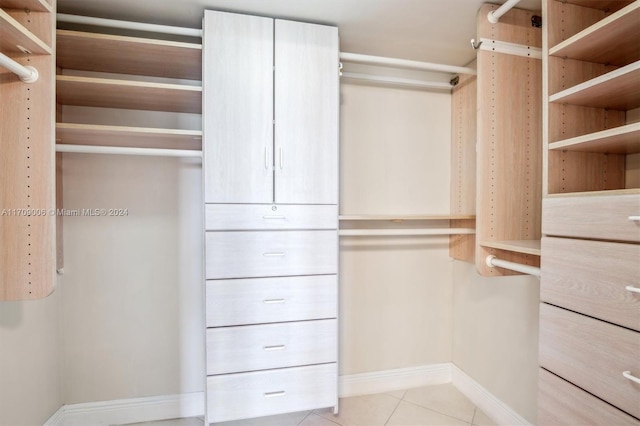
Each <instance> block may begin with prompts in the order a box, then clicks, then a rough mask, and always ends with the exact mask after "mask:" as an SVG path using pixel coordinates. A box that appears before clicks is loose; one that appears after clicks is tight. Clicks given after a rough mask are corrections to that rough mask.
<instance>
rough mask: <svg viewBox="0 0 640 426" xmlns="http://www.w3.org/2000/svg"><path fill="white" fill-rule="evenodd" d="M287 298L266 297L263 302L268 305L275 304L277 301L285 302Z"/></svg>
mask: <svg viewBox="0 0 640 426" xmlns="http://www.w3.org/2000/svg"><path fill="white" fill-rule="evenodd" d="M284 302H285V300H284V299H264V300H263V301H262V303H264V304H266V305H275V304H277V303H284Z"/></svg>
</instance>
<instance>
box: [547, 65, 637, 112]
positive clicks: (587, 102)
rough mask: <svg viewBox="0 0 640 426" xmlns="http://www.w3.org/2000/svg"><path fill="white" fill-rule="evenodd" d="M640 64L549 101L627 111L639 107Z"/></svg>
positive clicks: (573, 89)
mask: <svg viewBox="0 0 640 426" xmlns="http://www.w3.org/2000/svg"><path fill="white" fill-rule="evenodd" d="M638 81H640V61H636V62H633V63H631V64H629V65H627V66H624V67H622V68H618V69H616V70H614V71H611V72H609V73H607V74H604V75H601V76H600V77H596V78H594V79H591V80H589V81H585V82H584V83H581V84H578V85H576V86H573V87H570V88H568V89H566V90H563V91H561V92H558V93H556V94H554V95H552V96H550V97H549V102H555V103H567V104H571V105H579V106H586V107H592V108H607V109H616V110H622V111H628V110H631V109H634V108H638V107H640V84H638Z"/></svg>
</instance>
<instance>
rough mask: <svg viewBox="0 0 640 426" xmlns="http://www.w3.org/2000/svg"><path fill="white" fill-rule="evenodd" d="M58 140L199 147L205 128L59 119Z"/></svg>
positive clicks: (144, 146)
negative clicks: (154, 126) (115, 124)
mask: <svg viewBox="0 0 640 426" xmlns="http://www.w3.org/2000/svg"><path fill="white" fill-rule="evenodd" d="M56 143H59V144H64V145H93V146H117V147H133V148H158V149H181V150H198V151H199V150H202V131H200V130H178V129H158V128H149V127H124V126H104V125H96V124H75V123H56Z"/></svg>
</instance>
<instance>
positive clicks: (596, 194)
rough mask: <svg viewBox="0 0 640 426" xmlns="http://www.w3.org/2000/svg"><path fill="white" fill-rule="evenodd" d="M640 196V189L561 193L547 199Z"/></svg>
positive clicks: (550, 195)
mask: <svg viewBox="0 0 640 426" xmlns="http://www.w3.org/2000/svg"><path fill="white" fill-rule="evenodd" d="M627 194H640V188H627V189H608V190H604V191H584V192H562V193H554V194H549V195H548V197H549V198H558V197H601V196H603V195H627Z"/></svg>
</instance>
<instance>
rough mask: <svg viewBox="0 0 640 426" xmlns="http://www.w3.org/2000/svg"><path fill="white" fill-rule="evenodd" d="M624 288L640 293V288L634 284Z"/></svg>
mask: <svg viewBox="0 0 640 426" xmlns="http://www.w3.org/2000/svg"><path fill="white" fill-rule="evenodd" d="M624 289H625V290H627V291H630V292H632V293H640V288H638V287H634V286H632V285H628V286H626V287H625V288H624Z"/></svg>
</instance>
